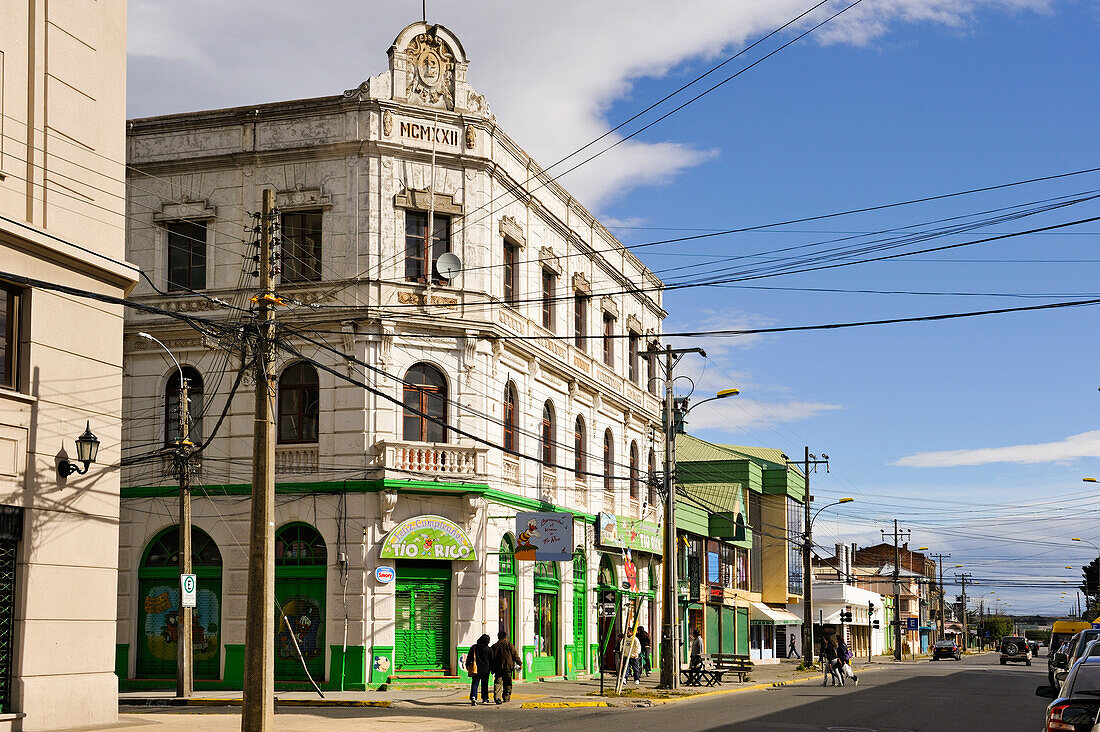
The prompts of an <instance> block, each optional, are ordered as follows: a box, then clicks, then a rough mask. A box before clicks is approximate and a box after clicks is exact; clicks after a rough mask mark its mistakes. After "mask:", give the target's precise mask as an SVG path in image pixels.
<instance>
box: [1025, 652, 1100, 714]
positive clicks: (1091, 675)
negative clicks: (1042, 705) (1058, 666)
mask: <svg viewBox="0 0 1100 732" xmlns="http://www.w3.org/2000/svg"><path fill="white" fill-rule="evenodd" d="M1035 695H1036V696H1041V697H1045V698H1047V699H1052V700H1053V701H1052V702H1051V703H1050V704H1049V705H1048V706H1047V714H1046V723H1045V724H1044V725H1043V729H1044V730H1046V731H1047V732H1056V731H1061V730H1091V729H1092V728H1093V724H1094V723H1095V721H1096V714H1097V711H1098V710H1100V656H1089V657H1086V658H1082V659H1081V661H1080V662H1079V663H1076V664H1074V665H1073V667H1072V668H1071V669H1070V670H1069V674H1068V675H1067V676H1066V680H1065V683H1063V684H1062V687H1061V688H1060V689H1059V688H1058V687H1055V686H1040V687H1039V688H1038V689H1036V690H1035Z"/></svg>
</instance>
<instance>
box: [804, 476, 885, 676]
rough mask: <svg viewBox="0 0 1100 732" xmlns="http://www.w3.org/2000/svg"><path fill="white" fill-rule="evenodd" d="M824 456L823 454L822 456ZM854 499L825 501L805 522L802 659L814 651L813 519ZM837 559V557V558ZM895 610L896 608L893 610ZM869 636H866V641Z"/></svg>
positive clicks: (810, 657)
mask: <svg viewBox="0 0 1100 732" xmlns="http://www.w3.org/2000/svg"><path fill="white" fill-rule="evenodd" d="M823 457H825V456H823ZM808 472H809V471H807V476H806V481H807V484H808V483H809V475H808ZM854 500H856V499H854V498H850V497H844V498H841V499H840V500H837V501H833V502H832V503H826V504H825V505H824V506H822V507H821V508H819V509H817V511H816V512H815V513H814V515H813V516H811V517H810V520H809V521H807V522H806V531H805V534H804V537H803V540H804V544H803V547H804V560H805V561H804V567H803V572H804V574H805V575H806V576H805V577H803V578H802V609H803V612H802V629H803V639H802V655H803V658H804V659H807V660H809V659H812V658H813V655H812V654H813V652H814V595H813V584H814V567H813V546H814V521H816V520H817V517H818V516H820V515H821V512H822V511H824V510H825V509H826V508H829V507H831V506H839V505H840V504H842V503H851V502H852V501H854ZM806 505H807V506H809V505H810V494H809V491H807V492H806ZM807 513H809V511H807ZM838 560H839V558H838ZM894 612H895V613H896V612H897V611H896V610H895V611H894ZM869 641H870V638H868V642H869Z"/></svg>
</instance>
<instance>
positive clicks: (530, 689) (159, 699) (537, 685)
mask: <svg viewBox="0 0 1100 732" xmlns="http://www.w3.org/2000/svg"><path fill="white" fill-rule="evenodd" d="M895 663H897V662H896V661H894V660H893V659H884V658H876V659H875V660H874V661H872V662H871V663H870V664H869V663H868V661H867V659H865V658H864V659H853V666H854V668H855V671H856V673H857V674H859V673H862V672H863V671H864V670H869V669H873V667H875V666H881V665H891V664H895ZM902 663H912V661H903V662H902ZM796 665H797V662H794V661H790V662H788V661H785V662H783V663H778V664H767V665H757V666H755V667H754V668H753V670H752V672H751V674H750V675H749V678H748V680H747V681H745V682H744V683H740V682H738V681H737V680H736V677H733V680H732V681H727V682H723V683H722V684H721V685H719V686H714V687H706V686H703V687H682V688H681V691H680V692H679V693H678V694H677V695H675V696H673V697H672V698H670V697H669V695H668V694H667V693H666V692H664V691H662V690H659V689H658V688H657V686H658V684H659V683H660V673H659V672H658V671H657V670H656V669H655V670H654V671H653V673H652V674H651V675H650V676H649V677H642V680H641V683H639V684H638V685H637V686H635V685H634V684H633V683H627V684H625V685H624V687H623V695H622V696H616V695H615V694H614V691H615V679H614V678H613V677H612V676H605V677H604V694H605V695H604V696H600V679H599V677H596V678H591V679H579V680H572V681H565V680H562V679H558V678H550V679H544V680H539V681H526V682H525V681H517V682H516V684H515V690H514V692H513V693H512V701H511V703H510V706H517V705H518V706H522V707H523V708H534V709H537V708H543V707H595V706H618V707H621V706H651V705H652V704H654V703H664V702H668V701H675V700H677V699H681V698H690V697H692V696H697V695H699V694H705V693H713V692H722V693H731V692H737V691H748V690H751V689H759V688H764V687H768V686H775V685H786V684H790V683H799V682H804V681H808V680H809V679H818V680H820V679H821V674H820V673H819V672H816V671H814V672H808V671H798V670H797V669H796ZM491 687H492V684H490V704H491V703H492V689H491ZM469 692H470V689H469V686H468V685H462V686H452V687H448V688H441V689H401V690H396V691H365V692H363V691H344V692H325V698H324V699H322V698H320V697H319V696H317V694H316V693H315V692H306V691H280V692H277V693H276V704H277V706H279V707H282V708H286V707H291V706H300V707H324V706H336V707H386V708H389V709H412V708H416V709H426V708H431V707H450V706H468V705H469V703H470V701H469ZM240 703H241V692H239V691H210V692H196V694H195V696H194V697H192V698H191V699H187V700H183V699H177V698H176V697H175V692H173V691H163V692H148V691H136V692H123V693H121V694H120V695H119V705H120V706H121V707H133V706H140V707H173V706H189V707H202V706H239V705H240ZM158 716H159V715H158Z"/></svg>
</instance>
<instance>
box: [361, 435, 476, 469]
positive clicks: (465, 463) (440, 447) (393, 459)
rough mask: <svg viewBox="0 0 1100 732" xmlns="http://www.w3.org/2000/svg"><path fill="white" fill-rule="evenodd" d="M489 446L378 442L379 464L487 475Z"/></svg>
mask: <svg viewBox="0 0 1100 732" xmlns="http://www.w3.org/2000/svg"><path fill="white" fill-rule="evenodd" d="M488 452H489V449H488V448H487V447H473V446H470V445H461V444H458V445H451V444H442V443H436V442H405V441H393V442H378V443H376V444H375V446H374V453H375V467H380V468H387V469H389V470H398V471H401V472H404V473H423V474H425V475H438V476H447V477H455V478H461V477H473V476H484V475H485V474H486V473H487V469H486V455H487V453H488Z"/></svg>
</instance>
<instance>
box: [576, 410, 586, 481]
mask: <svg viewBox="0 0 1100 732" xmlns="http://www.w3.org/2000/svg"><path fill="white" fill-rule="evenodd" d="M584 453H585V446H584V419H582V418H581V417H580V416H578V417H577V422H576V424H574V425H573V471H574V472H575V473H576V474H577V476H576V477H577V480H584V472H585V470H586V469H587V468H586V460H585V454H584Z"/></svg>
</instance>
